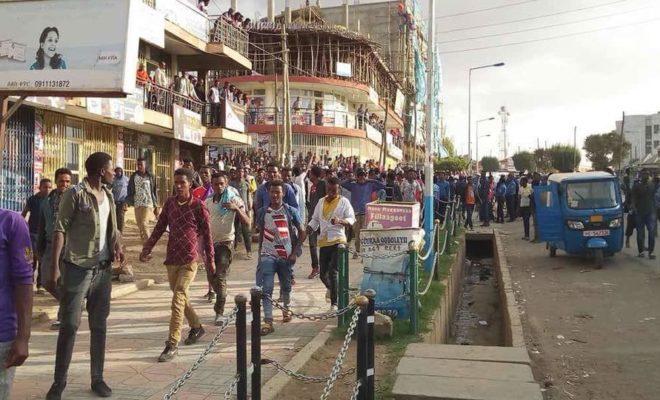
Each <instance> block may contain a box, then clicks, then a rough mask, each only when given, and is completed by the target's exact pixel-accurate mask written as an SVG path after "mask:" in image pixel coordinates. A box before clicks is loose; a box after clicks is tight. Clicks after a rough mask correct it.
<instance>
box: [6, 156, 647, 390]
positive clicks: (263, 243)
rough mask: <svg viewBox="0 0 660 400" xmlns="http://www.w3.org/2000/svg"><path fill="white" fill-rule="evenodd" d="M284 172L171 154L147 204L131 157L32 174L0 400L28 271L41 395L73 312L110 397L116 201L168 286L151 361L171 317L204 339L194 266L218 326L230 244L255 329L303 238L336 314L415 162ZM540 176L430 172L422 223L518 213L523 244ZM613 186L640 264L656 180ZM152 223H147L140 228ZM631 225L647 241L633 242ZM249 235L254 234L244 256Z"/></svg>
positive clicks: (119, 216) (285, 294) (418, 198)
mask: <svg viewBox="0 0 660 400" xmlns="http://www.w3.org/2000/svg"><path fill="white" fill-rule="evenodd" d="M286 165H287V166H284V167H281V166H280V165H279V164H278V163H277V162H276V160H275V157H274V155H273V154H271V153H270V152H268V151H264V150H255V151H250V152H248V151H229V152H225V153H223V154H222V155H221V156H219V158H218V159H216V160H214V162H213V163H212V164H210V165H203V166H201V167H199V168H195V166H194V164H193V162H192V160H190V159H183V160H182V163H181V168H178V169H177V170H176V171H175V172H174V185H173V186H174V187H173V188H172V195H171V196H169V197H168V198H167V199H159V198H158V190H157V187H156V180H155V179H154V177H153V175H152V174H151V173H150V172H149V171H148V169H147V165H146V161H145V160H143V159H139V160H137V167H136V170H135V171H134V172H132V173H131V174H130V176H127V175H126V174H124V171H123V169H121V168H114V164H113V160H112V158H111V156H110V155H108V154H106V153H102V152H98V153H94V154H92V155H90V156H89V158H88V159H87V160H86V161H85V170H86V173H87V174H86V176H85V177H84V179H82V181H81V182H79V183H77V184H75V185H72V177H73V175H72V172H71V171H70V170H68V169H66V168H60V169H58V170H57V171H56V172H55V180H54V183H53V182H51V181H50V180H48V179H43V180H42V181H41V182H40V185H39V190H38V192H37V193H35V195H34V196H32V197H31V198H30V199H29V200H28V201H27V204H26V207H25V209H24V211H23V215H22V217H23V218H25V217H28V221H27V223H26V222H25V221H24V220H23V219H22V218H21V215H19V214H17V213H13V212H10V211H6V210H0V243H1V244H2V245H1V246H0V259H3V260H10V263H9V264H7V263H2V265H1V266H0V274H2V276H3V277H4V278H7V279H4V278H3V280H2V281H1V282H0V297H1V298H2V299H3V301H2V302H0V307H1V308H2V309H1V310H0V311H2V312H0V319H1V321H0V359H3V360H5V363H4V365H0V393H2V392H1V391H2V390H7V391H8V390H9V389H8V385H7V383H6V382H11V377H12V375H11V374H13V368H11V367H14V366H18V365H21V364H22V363H23V361H24V360H25V358H26V357H27V354H28V341H29V337H30V328H29V326H30V319H31V316H30V315H31V305H32V295H33V294H32V292H33V278H34V277H36V282H37V293H40V294H45V291H47V292H48V293H49V294H50V295H51V296H53V297H54V298H55V299H57V300H58V301H59V311H58V314H57V320H56V321H55V322H54V323H53V325H52V328H53V329H57V330H58V340H57V349H56V361H55V373H54V382H53V384H52V386H51V388H50V390H49V392H48V394H47V397H46V398H47V399H48V400H58V399H61V397H62V393H63V391H64V389H65V387H66V383H67V372H68V368H69V365H70V363H71V357H72V353H73V345H74V341H75V338H76V333H77V330H78V327H79V325H80V319H81V313H82V307H83V304H86V309H87V312H88V314H89V325H90V337H91V340H90V342H91V347H90V361H91V388H92V390H93V391H94V392H95V393H96V394H97V395H99V396H102V397H107V396H109V395H111V393H112V390H111V389H110V387H109V386H108V385H107V384H106V382H105V380H104V376H103V372H104V356H105V350H106V348H105V341H106V327H107V318H108V315H109V312H110V293H111V279H112V265H113V262H115V263H119V264H120V265H121V264H122V263H124V261H125V259H124V254H123V248H124V246H123V243H122V240H123V239H122V236H123V231H124V227H125V223H124V219H125V218H124V217H125V213H126V211H127V209H128V208H129V207H133V208H134V213H135V219H136V224H137V228H138V232H139V238H140V241H141V243H142V250H141V252H140V254H139V257H138V258H139V260H140V261H142V262H148V261H149V260H151V259H152V257H153V256H152V252H153V249H154V248H155V246H156V245H157V244H158V242H159V241H160V239H161V237H162V236H163V234H164V233H165V232H167V231H169V234H168V239H167V245H166V255H165V259H164V261H163V263H164V264H165V267H166V271H167V279H168V281H169V284H170V289H171V290H172V301H171V316H170V324H169V333H168V336H167V339H166V342H165V348H164V350H163V351H162V353H161V354H160V356H159V357H158V361H159V362H167V361H170V360H172V359H174V358H175V357H176V355H177V353H178V348H179V344H180V342H181V339H182V336H183V335H182V330H183V323H184V319H185V320H187V322H188V325H189V326H190V329H189V331H188V333H187V336H186V337H185V339H184V340H183V343H184V344H185V345H191V344H194V343H196V342H197V341H198V340H199V339H200V338H201V337H202V336H204V334H205V329H204V327H203V325H202V318H200V317H199V316H198V315H197V314H196V313H195V310H194V308H193V307H192V305H191V302H190V294H189V288H190V285H191V283H192V282H193V280H194V279H195V276H196V273H197V270H198V268H201V267H203V268H204V270H205V276H206V280H207V284H208V292H207V294H206V296H207V298H208V301H209V302H212V303H214V307H213V308H214V312H215V318H214V321H213V323H214V324H218V325H221V324H223V323H224V321H225V315H224V313H225V303H226V298H227V286H228V282H227V276H228V273H229V271H230V268H231V264H232V260H233V259H234V254H235V251H236V249H237V248H238V246H239V245H241V243H242V245H243V246H244V247H245V257H246V259H248V260H252V259H254V258H256V270H255V285H257V286H259V287H261V289H262V293H263V298H264V300H263V313H264V319H263V325H262V327H261V334H262V335H268V334H270V333H272V332H273V331H274V330H275V328H276V325H275V318H274V315H273V304H272V302H271V299H274V297H273V296H274V294H273V292H274V291H275V277H276V276H277V281H278V287H279V300H278V301H279V302H280V303H282V304H284V306H288V305H289V303H290V301H291V294H292V291H293V288H294V287H295V282H296V277H295V274H294V266H295V264H296V263H297V262H298V260H299V258H300V256H301V255H302V254H303V243H305V242H306V241H308V244H309V245H308V247H309V252H310V259H311V263H310V265H309V275H308V276H307V278H308V279H315V278H317V277H318V278H319V279H320V280H321V281H322V282H323V284H324V286H325V287H326V290H327V292H326V300H327V302H328V303H329V308H330V310H331V311H335V310H337V305H338V303H337V296H338V293H337V291H338V290H337V283H336V282H337V274H338V252H339V246H340V245H347V246H350V244H351V242H352V241H354V245H353V246H354V248H355V250H354V251H352V252H353V254H354V255H353V257H354V258H359V257H360V255H361V253H360V251H361V248H360V235H361V231H362V229H364V227H365V214H366V208H367V204H368V203H370V202H372V201H375V200H385V201H405V202H419V203H422V202H423V197H424V181H423V179H424V177H423V175H422V174H421V173H420V171H418V170H417V169H415V168H410V167H408V168H406V167H404V166H398V167H396V168H393V169H388V170H383V169H382V168H379V166H378V165H377V163H376V162H375V161H373V160H370V161H367V162H360V160H359V159H358V158H357V157H344V156H341V155H340V156H336V157H331V156H330V155H329V152H328V151H326V152H325V154H323V153H321V154H320V155H317V154H313V153H312V152H308V153H307V154H302V153H298V154H295V152H292V154H291V155H290V156H288V157H287V163H286ZM547 179H548V177H547V176H542V175H541V174H538V173H531V174H519V175H516V174H514V173H509V174H508V175H506V176H505V175H502V176H500V177H499V178H498V179H497V182H496V178H495V177H494V176H493V175H492V174H486V173H483V174H480V175H470V174H458V175H454V174H452V173H445V172H442V171H437V172H436V173H435V174H434V177H433V181H434V184H433V198H434V200H435V209H436V210H437V211H436V215H435V218H437V219H440V220H442V218H443V216H444V210H446V207H447V205H448V204H449V203H450V202H451V201H454V200H457V201H459V202H460V203H461V204H462V207H461V212H464V213H465V226H466V228H468V229H472V228H473V225H474V222H473V213H474V211H475V209H477V210H478V217H479V219H480V220H481V223H482V226H489V224H490V223H491V222H494V223H505V221H508V222H514V221H516V220H517V218H518V217H521V218H522V220H523V226H524V237H523V239H525V240H530V239H532V240H536V239H537V237H538V236H537V234H536V229H534V232H533V234H534V235H533V236H531V235H532V232H531V226H530V220H535V218H534V201H533V193H534V192H533V190H532V188H533V187H534V186H538V185H545V184H547ZM53 186H54V187H55V188H54V189H52V187H53ZM623 191H624V194H625V197H626V203H627V207H628V208H629V211H630V212H629V214H628V218H629V219H630V218H631V217H630V215H631V214H632V215H633V220H634V221H636V223H635V224H632V225H634V226H635V227H636V228H637V230H638V246H640V251H639V253H640V255H642V256H643V253H644V251H648V256H649V258H654V256H653V247H654V240H655V239H654V238H655V234H657V232H656V231H655V218H656V215H657V211H658V208H659V207H660V183H659V181H658V177H655V180H654V181H651V180H650V177H649V174H648V173H647V172H642V173H641V174H640V175H639V179H635V178H633V177H632V176H631V175H630V174H626V176H625V177H624V180H623ZM161 200H162V201H161ZM161 204H162V207H161V206H160V205H161ZM152 216H153V218H155V219H156V223H155V226H153V230H152V229H150V228H151V225H150V220H151V219H152ZM649 218H652V219H653V220H649ZM630 225H631V224H629V226H630ZM535 227H536V223H535V224H534V228H535ZM645 227H646V228H647V229H648V231H649V242H648V246H646V245H645V244H644V239H642V240H641V242H640V239H639V231H640V229H641V230H642V231H643V230H644V228H645ZM253 235H254V236H256V237H257V238H258V240H257V242H258V247H257V250H256V257H255V255H254V254H253V243H252V242H253ZM642 238H643V236H642ZM10 288H11V290H10ZM284 309H285V310H286V309H287V308H286V307H285V308H284ZM291 318H292V315H291V314H290V312H289V311H283V312H282V319H281V323H288V322H289V321H291ZM3 385H4V386H3Z"/></svg>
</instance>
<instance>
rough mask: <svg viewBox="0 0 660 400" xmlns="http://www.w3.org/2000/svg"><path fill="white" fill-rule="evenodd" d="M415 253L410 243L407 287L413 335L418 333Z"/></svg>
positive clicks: (414, 248) (415, 249) (412, 243)
mask: <svg viewBox="0 0 660 400" xmlns="http://www.w3.org/2000/svg"><path fill="white" fill-rule="evenodd" d="M417 253H418V251H417V248H416V247H415V243H414V242H410V243H409V244H408V254H409V260H408V268H409V273H408V277H409V279H410V281H409V282H408V286H409V287H410V289H409V290H410V330H411V332H412V333H413V334H415V335H416V334H417V333H418V331H419V329H418V328H419V327H418V326H417V312H418V306H417V255H418V254H417Z"/></svg>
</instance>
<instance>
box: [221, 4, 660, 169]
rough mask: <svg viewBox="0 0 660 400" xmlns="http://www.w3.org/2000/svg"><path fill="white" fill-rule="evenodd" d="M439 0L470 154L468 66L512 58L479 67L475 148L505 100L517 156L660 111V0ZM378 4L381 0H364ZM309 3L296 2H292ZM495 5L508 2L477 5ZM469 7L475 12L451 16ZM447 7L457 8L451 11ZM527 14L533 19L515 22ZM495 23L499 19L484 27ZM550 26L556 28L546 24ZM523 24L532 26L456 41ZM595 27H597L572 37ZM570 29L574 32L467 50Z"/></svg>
mask: <svg viewBox="0 0 660 400" xmlns="http://www.w3.org/2000/svg"><path fill="white" fill-rule="evenodd" d="M435 1H436V3H435V5H436V16H437V18H436V32H437V35H436V40H437V41H438V45H439V49H440V52H441V60H442V69H443V71H442V72H443V88H442V95H443V101H444V120H445V123H446V127H447V131H446V132H447V134H448V136H450V137H451V138H452V139H453V141H454V143H455V146H456V148H457V150H458V151H459V152H460V153H467V131H468V129H467V128H468V122H467V119H468V118H467V105H468V70H469V69H470V68H472V67H477V66H481V65H488V64H494V63H498V62H504V63H506V65H505V66H504V67H501V68H486V69H482V70H478V71H474V72H473V75H472V135H473V139H472V140H473V146H472V151H473V156H474V151H475V146H474V135H475V121H476V120H477V119H484V118H489V117H497V111H498V110H499V109H500V107H501V106H506V107H507V109H508V110H509V113H510V117H509V124H508V129H507V131H508V136H509V138H510V139H509V143H510V146H509V153H510V154H511V153H514V152H516V151H517V150H518V149H519V148H520V149H521V150H531V149H534V148H536V146H537V140H538V142H539V143H540V145H541V146H542V147H543V146H544V145H545V144H546V143H547V145H548V146H550V145H552V144H555V143H563V144H572V143H573V129H574V127H577V144H578V147H582V143H583V141H584V138H585V137H586V136H588V135H590V134H594V133H605V132H609V131H611V130H613V129H614V128H615V121H616V120H620V119H621V113H622V112H624V111H625V112H626V114H651V113H656V112H659V111H660V73H659V71H660V68H659V67H660V41H658V40H657V38H658V37H660V1H657V0H531V1H530V0H528V1H524V0H435ZM212 2H214V3H215V4H216V5H217V6H218V7H221V8H226V7H228V6H229V0H212ZM370 2H373V1H368V0H362V1H361V3H370ZM420 2H421V3H428V1H426V0H420ZM302 3H303V1H301V0H291V6H292V7H296V6H299V5H300V4H302ZM341 3H343V1H342V0H322V6H326V5H327V6H332V5H338V4H341ZM352 3H353V0H349V4H352ZM283 6H284V1H283V0H276V9H277V10H278V11H279V10H280V9H282V8H283ZM494 7H499V8H496V9H492V10H487V11H480V12H474V11H477V10H483V9H488V8H494ZM239 9H241V10H245V12H243V14H245V15H248V16H254V14H255V12H256V11H257V10H259V11H260V12H261V16H264V14H265V10H266V0H252V1H246V0H243V1H239ZM573 10H574V11H573ZM566 11H573V12H566ZM459 13H465V14H463V15H458V16H455V15H454V16H451V15H453V14H459ZM549 14H555V15H550V16H548V15H549ZM447 15H450V16H449V17H443V16H447ZM426 18H428V13H426ZM522 19H527V20H526V21H519V22H511V21H516V20H522ZM572 22H576V23H572ZM494 24H497V25H496V26H488V27H480V28H475V27H477V26H482V25H494ZM548 25H551V26H550V27H547V28H543V29H536V28H539V27H546V26H548ZM612 27H618V28H616V29H612ZM464 28H470V29H464ZM602 28H609V29H602ZM450 30H451V31H452V32H446V31H450ZM514 31H523V32H518V33H514V34H506V35H500V36H491V37H482V38H478V39H472V40H461V41H453V40H457V39H466V38H472V37H479V36H487V35H496V34H500V33H510V32H514ZM585 31H594V32H592V33H588V34H580V35H573V36H568V35H572V34H574V33H580V32H585ZM561 35H567V36H568V37H564V38H558V39H554V40H541V41H536V42H533V43H526V44H519V45H513V46H504V47H494V48H489V49H483V50H475V51H463V50H467V49H473V48H481V47H492V46H500V45H503V44H509V43H514V42H521V41H534V40H537V39H544V38H548V37H553V36H561ZM448 41H453V42H448ZM443 42H444V43H443ZM456 51H458V52H456ZM500 128H501V124H500V121H499V119H496V120H494V121H487V122H483V123H480V127H479V129H480V135H488V134H490V135H491V136H490V137H482V138H481V139H480V140H479V152H480V157H481V156H483V155H488V154H489V153H492V155H497V153H496V151H497V150H496V149H497V135H499V133H500ZM583 163H584V157H583Z"/></svg>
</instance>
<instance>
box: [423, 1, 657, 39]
mask: <svg viewBox="0 0 660 400" xmlns="http://www.w3.org/2000/svg"><path fill="white" fill-rule="evenodd" d="M651 7H652V6H650V5H648V6H645V7H640V8H636V9H634V10H627V11H622V12H617V13H611V14H606V15H599V16H596V17H590V18H583V19H581V20H578V21H569V22H560V23H557V24H549V25H542V26H537V27H534V28H527V29H519V30H516V31H509V32H500V33H493V34H490V35H479V36H470V37H465V38H460V39H451V40H441V41H438V42H436V43H437V44H444V43H455V42H463V41H466V40H476V39H485V38H491V37H497V36H505V35H513V34H516V33H523V32H533V31H537V30H541V29H548V28H556V27H559V26H566V25H573V24H579V23H582V22H588V21H595V20H598V19H603V18H609V17H614V16H620V15H625V14H631V13H634V12H637V11H641V10H645V9H647V8H651Z"/></svg>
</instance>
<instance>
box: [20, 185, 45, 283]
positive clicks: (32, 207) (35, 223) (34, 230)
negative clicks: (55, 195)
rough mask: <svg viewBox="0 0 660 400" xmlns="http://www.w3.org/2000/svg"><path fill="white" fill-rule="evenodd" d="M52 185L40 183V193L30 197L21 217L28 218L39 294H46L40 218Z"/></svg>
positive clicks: (33, 268)
mask: <svg viewBox="0 0 660 400" xmlns="http://www.w3.org/2000/svg"><path fill="white" fill-rule="evenodd" d="M51 187H52V184H51V182H50V179H42V180H41V181H40V182H39V191H38V192H37V193H35V194H33V195H32V196H30V197H29V198H28V200H27V203H26V204H25V207H24V208H23V212H22V213H21V215H22V216H23V218H25V217H27V216H28V214H29V217H28V227H29V228H30V240H31V243H32V252H31V253H32V271H33V272H34V273H33V275H35V276H36V278H37V294H44V289H43V287H42V284H43V279H42V276H41V263H40V262H39V257H38V256H37V254H38V251H37V239H38V236H39V217H40V215H41V214H40V212H39V211H40V210H41V205H42V204H43V202H44V201H45V200H46V198H47V197H48V193H50V188H51Z"/></svg>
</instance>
